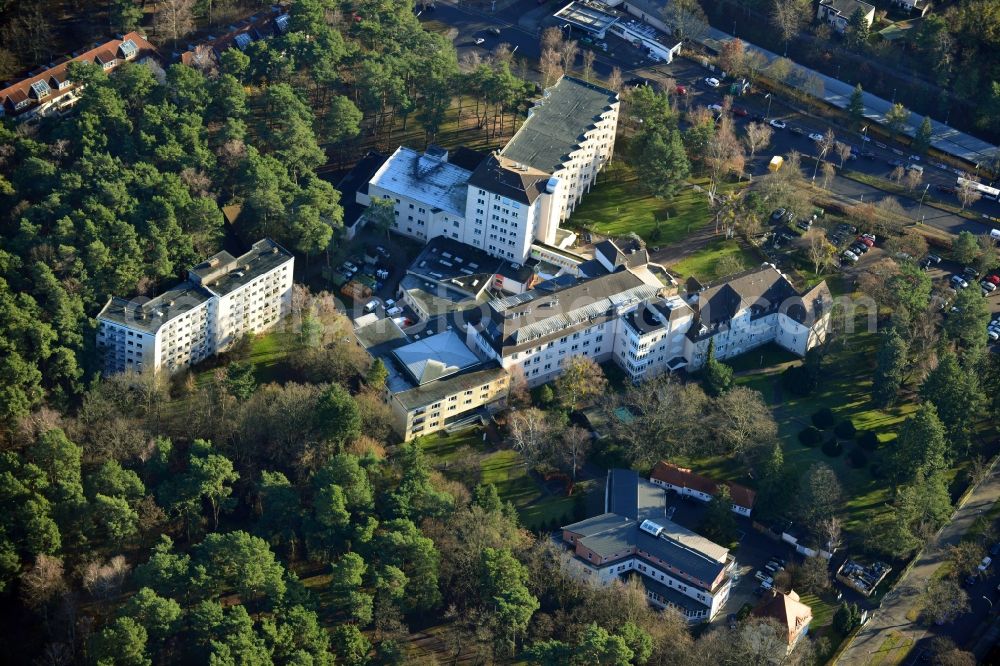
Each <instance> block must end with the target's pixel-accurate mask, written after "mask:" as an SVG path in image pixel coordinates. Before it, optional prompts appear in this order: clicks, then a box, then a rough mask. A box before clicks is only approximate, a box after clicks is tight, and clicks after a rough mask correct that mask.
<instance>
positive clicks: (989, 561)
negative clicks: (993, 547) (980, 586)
mask: <svg viewBox="0 0 1000 666" xmlns="http://www.w3.org/2000/svg"><path fill="white" fill-rule="evenodd" d="M991 564H993V558H992V557H990V556H989V555H987V556H986V557H984V558H983V561H982V562H980V563H979V566H978V567H977V568H978V569H979V571H981V572H985V571H986V570H987V569H989V568H990V565H991Z"/></svg>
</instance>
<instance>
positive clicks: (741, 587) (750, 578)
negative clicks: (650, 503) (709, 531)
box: [667, 496, 802, 622]
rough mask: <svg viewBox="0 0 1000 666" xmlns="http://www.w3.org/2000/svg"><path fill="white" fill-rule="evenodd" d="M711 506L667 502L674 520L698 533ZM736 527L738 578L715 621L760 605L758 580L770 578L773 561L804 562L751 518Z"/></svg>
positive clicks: (739, 518) (685, 500) (679, 500)
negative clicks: (747, 606) (756, 526)
mask: <svg viewBox="0 0 1000 666" xmlns="http://www.w3.org/2000/svg"><path fill="white" fill-rule="evenodd" d="M707 506H708V505H707V504H705V503H702V502H700V501H698V500H696V499H693V498H689V497H685V498H683V499H682V498H680V497H677V496H672V497H668V499H667V507H668V508H667V512H668V514H669V512H670V508H671V507H672V508H673V509H674V514H673V518H672V520H673V521H674V522H676V523H677V524H679V525H682V526H684V527H686V528H688V529H690V530H693V531H695V532H698V531H699V526H700V525H701V521H702V517H703V515H704V513H705V508H706V507H707ZM736 524H737V529H738V530H739V534H738V535H737V536H738V538H739V542H740V545H739V548H737V549H736V550H734V551H731V555H733V557H735V558H736V563H737V568H736V572H737V575H736V577H735V578H734V580H733V588H732V591H731V592H730V594H729V601H727V602H726V605H725V606H723V608H722V611H721V612H720V613H719V614H718V615H716V617H715V620H714V621H715V622H725V621H726V618H727V617H728V616H729V615H730V614H734V613H738V612H739V610H740V608H742V607H743V605H744V604H750V605H751V606H754V605H756V604H757V602H758V601H759V599H760V597H759V594H760V585H761V583H760V581H759V580H757V578H755V574H756V573H757V572H758V571H761V572H764V573H767V574H768V575H770V573H769V572H767V571H766V569H765V567H766V565H767V563H768V562H769V561H770V560H771V559H772V558H775V557H778V558H781V559H783V560H784V561H785V562H786V563H788V564H791V563H792V562H799V561H801V559H802V556H801V555H797V554H796V553H795V549H794V548H793V547H792V546H791V545H790V544H788V543H786V542H784V541H777V540H774V539H771V538H770V537H768V536H767V535H765V534H763V533H762V532H758V531H757V530H755V529H754V528H753V526H752V525H751V521H750V519H749V518H744V517H742V516H736Z"/></svg>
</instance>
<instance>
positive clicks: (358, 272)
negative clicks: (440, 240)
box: [332, 231, 419, 327]
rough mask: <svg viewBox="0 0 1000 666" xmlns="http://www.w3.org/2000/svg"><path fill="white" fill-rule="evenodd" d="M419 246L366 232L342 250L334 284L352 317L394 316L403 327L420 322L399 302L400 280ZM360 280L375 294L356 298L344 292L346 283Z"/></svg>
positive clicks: (397, 238) (336, 262) (334, 264)
mask: <svg viewBox="0 0 1000 666" xmlns="http://www.w3.org/2000/svg"><path fill="white" fill-rule="evenodd" d="M417 250H419V246H417V245H415V244H413V243H411V242H409V241H407V240H405V239H403V238H400V237H399V236H396V235H391V236H390V237H389V238H388V239H387V238H386V237H385V236H384V235H383V236H376V235H374V234H372V233H370V232H367V231H363V232H361V233H360V234H359V235H358V237H357V238H355V239H354V240H353V241H351V243H349V244H348V245H347V246H345V247H344V248H343V249H342V251H341V252H339V253H338V255H337V257H336V260H335V263H333V267H334V268H333V271H334V272H333V274H332V286H333V287H335V288H336V289H337V290H338V294H339V295H340V296H341V298H342V300H343V301H344V302H345V304H346V306H347V313H348V316H350V318H351V319H352V320H353V319H357V318H359V317H362V316H364V315H369V314H375V315H376V316H377V317H379V318H380V319H381V318H383V317H392V318H393V319H395V320H396V321H397V323H398V324H399V325H400V326H401V327H405V326H410V325H412V324H413V323H415V322H416V321H417V315H416V314H415V313H414V312H413V311H412V310H410V309H409V308H408V307H406V306H405V305H404V304H403V303H401V302H399V298H398V296H399V282H400V280H402V279H403V276H404V275H406V268H407V266H409V264H410V260H411V258H412V256H413V255H415V253H416V251H417ZM352 281H353V282H356V283H360V284H362V285H364V286H365V287H367V288H368V289H370V290H371V295H364V296H363V297H361V298H357V299H354V298H352V297H350V296H349V295H347V294H344V293H343V292H341V291H340V288H341V286H342V285H344V284H346V283H348V282H352Z"/></svg>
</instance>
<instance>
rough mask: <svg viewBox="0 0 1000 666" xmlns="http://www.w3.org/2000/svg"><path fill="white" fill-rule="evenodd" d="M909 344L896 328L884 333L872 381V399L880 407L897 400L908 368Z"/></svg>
mask: <svg viewBox="0 0 1000 666" xmlns="http://www.w3.org/2000/svg"><path fill="white" fill-rule="evenodd" d="M907 351H908V345H907V344H906V341H905V340H903V338H901V337H900V335H899V333H897V332H896V329H895V328H890V329H888V331H887V332H885V333H883V334H882V346H881V347H880V348H879V352H878V365H877V366H876V368H875V377H874V379H873V381H872V399H873V400H874V401H875V404H876V405H878V406H879V407H887V406H889V405H891V404H892V403H894V402H895V401H896V394H897V393H899V388H900V386H902V384H903V374H904V372H905V370H906V354H907Z"/></svg>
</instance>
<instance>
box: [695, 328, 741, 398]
mask: <svg viewBox="0 0 1000 666" xmlns="http://www.w3.org/2000/svg"><path fill="white" fill-rule="evenodd" d="M706 356H707V358H706V360H705V368H704V369H703V370H702V371H701V380H702V384H703V385H704V387H705V393H707V394H709V395H710V396H712V397H713V398H717V397H718V396H720V395H722V394H723V393H725V392H726V391H728V390H729V388H730V387H731V386H732V385H733V369H732V368H731V367H729V366H728V365H726V364H725V363H722V362H720V361H719V360H718V359H717V358H715V340H709V342H708V353H707V355H706Z"/></svg>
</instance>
